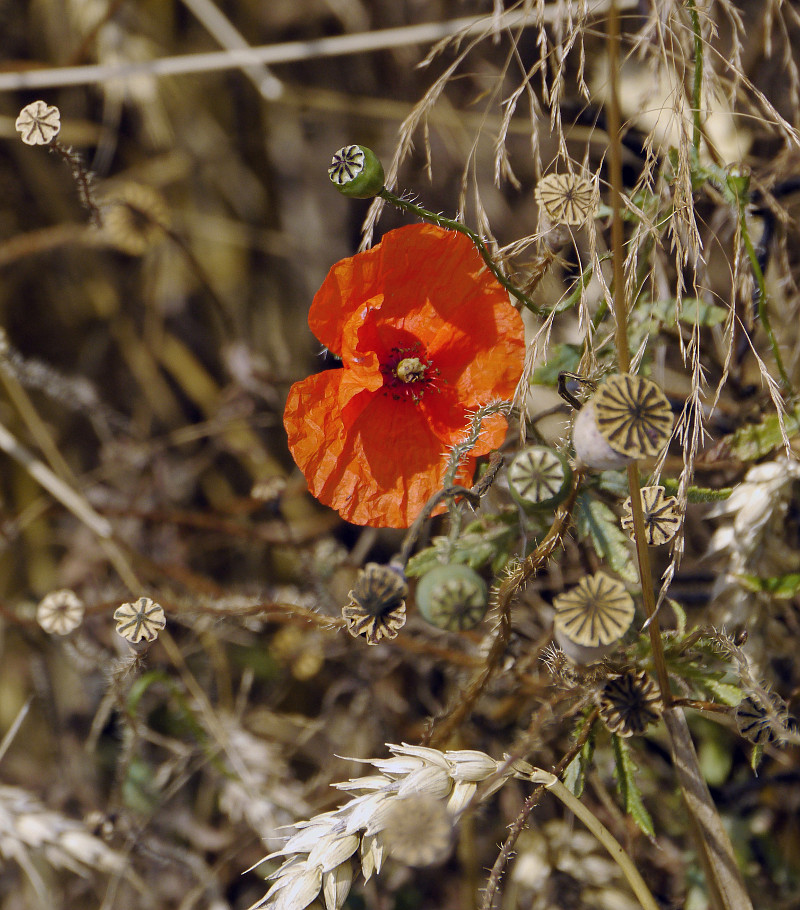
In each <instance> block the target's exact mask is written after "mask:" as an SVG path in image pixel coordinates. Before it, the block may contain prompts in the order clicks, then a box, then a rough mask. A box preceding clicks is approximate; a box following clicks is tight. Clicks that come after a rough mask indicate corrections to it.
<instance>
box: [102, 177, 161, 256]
mask: <svg viewBox="0 0 800 910" xmlns="http://www.w3.org/2000/svg"><path fill="white" fill-rule="evenodd" d="M102 211H103V222H102V224H103V234H104V235H105V238H106V240H107V241H108V242H109V243H110V244H111V245H112V246H114V247H116V249H118V250H119V251H120V252H122V253H127V254H128V255H129V256H142V255H144V253H146V252H147V251H148V250H149V249H150V247H152V246H153V245H154V244H155V243H158V242H159V241H160V240H162V239H163V238H164V230H165V229H166V228H168V227H169V209H168V208H167V203H166V201H165V199H164V197H163V196H162V195H161V193H159V192H158V190H156V189H154V188H153V187H151V186H146V185H145V184H142V183H124V184H122V186H120V187H119V188H118V189H115V190H114V194H113V195H112V196H109V198H108V199H106V200H105V201H104V202H103V207H102Z"/></svg>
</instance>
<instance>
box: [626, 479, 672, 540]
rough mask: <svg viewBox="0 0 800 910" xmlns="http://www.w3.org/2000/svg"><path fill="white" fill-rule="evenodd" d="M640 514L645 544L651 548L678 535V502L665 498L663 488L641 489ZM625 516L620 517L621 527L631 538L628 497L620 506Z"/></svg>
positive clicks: (631, 514)
mask: <svg viewBox="0 0 800 910" xmlns="http://www.w3.org/2000/svg"><path fill="white" fill-rule="evenodd" d="M640 492H641V496H642V512H643V513H644V528H645V534H646V536H647V543H648V544H649V545H650V546H651V547H658V546H661V544H664V543H669V541H670V540H672V538H673V537H674V536H675V535H676V534H677V533H678V528H679V527H680V526H681V516H680V512H679V511H678V500H677V499H676V498H675V497H674V496H665V495H664V487H660V486H654V487H642V489H641V491H640ZM622 508H623V510H624V512H625V514H624V515H623V516H622V521H621V524H622V527H623V528H624V529H625V530H626V531H627V532H628V533H629V534H630V535H631V537H633V510H632V509H631V500H630V496H629V497H628V498H627V499H626V500H625V502H624V503H623V504H622Z"/></svg>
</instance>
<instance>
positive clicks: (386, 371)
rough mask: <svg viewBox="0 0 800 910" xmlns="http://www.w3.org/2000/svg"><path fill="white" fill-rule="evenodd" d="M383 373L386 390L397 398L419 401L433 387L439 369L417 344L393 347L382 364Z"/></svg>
mask: <svg viewBox="0 0 800 910" xmlns="http://www.w3.org/2000/svg"><path fill="white" fill-rule="evenodd" d="M381 373H382V374H383V389H384V392H386V393H389V394H391V396H392V398H394V399H395V400H405V401H413V402H418V401H420V399H421V398H422V395H423V393H424V392H425V391H427V390H428V389H430V388H432V386H433V380H434V378H435V377H436V374H437V373H438V370H436V369H434V368H433V364H432V363H431V361H430V360H428V358H427V357H425V356H424V354H422V352H421V351H420V350H419V345H417V346H416V347H415V348H414V349H409V348H392V350H391V351H390V352H389V356H388V358H387V359H386V361H385V363H383V364H381Z"/></svg>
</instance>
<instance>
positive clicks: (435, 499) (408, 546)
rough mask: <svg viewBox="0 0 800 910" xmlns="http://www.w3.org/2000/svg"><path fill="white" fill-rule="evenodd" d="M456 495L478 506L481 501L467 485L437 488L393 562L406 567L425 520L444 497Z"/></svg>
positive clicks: (415, 520)
mask: <svg viewBox="0 0 800 910" xmlns="http://www.w3.org/2000/svg"><path fill="white" fill-rule="evenodd" d="M456 496H463V497H464V499H466V500H467V501H468V502H470V503H472V505H474V506H476V505H477V504H478V503H479V502H480V497H479V496H478V495H477V494H476V493H473V492H472V490H468V489H467V488H466V487H460V486H451V487H445V488H444V489H443V490H437V491H436V492H435V493H434V494H433V496H431V498H430V499H429V500H428V501H427V502H426V503H425V506H424V508H423V509H422V511H421V512H420V513H419V515H417V517H416V518H415V519H414V523H413V524H412V525H411V527H410V528H409V529H408V534H406V538H405V540H404V541H403V546H402V547H401V548H400V552H399V553H398V554H397V556H395V557H394V559H393V560H392V563H393V564H394V565H399V566H400V568H402V569H405V567H406V565H407V564H408V560H409V559H410V558H411V553H412V552H413V550H414V547H415V546H416V544H417V540H418V538H419V535H420V532H421V531H422V526H423V525H424V524H425V522H426V521H427V520H428V519H429V518H430V517H431V514H432V513H433V510H434V509H435V508H436V506H438V505H439V503H440V502H442V500H444V499H455V497H456Z"/></svg>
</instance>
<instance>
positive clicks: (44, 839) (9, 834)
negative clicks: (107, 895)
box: [0, 785, 130, 891]
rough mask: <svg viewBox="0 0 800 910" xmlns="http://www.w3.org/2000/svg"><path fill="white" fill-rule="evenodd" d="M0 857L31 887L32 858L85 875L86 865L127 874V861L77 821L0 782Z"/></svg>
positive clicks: (34, 881) (34, 879)
mask: <svg viewBox="0 0 800 910" xmlns="http://www.w3.org/2000/svg"><path fill="white" fill-rule="evenodd" d="M0 857H2V858H3V859H4V860H8V861H13V862H16V863H18V864H19V866H20V867H21V868H22V869H23V870H24V871H25V873H26V874H27V875H28V876H29V878H30V879H31V884H32V885H33V886H34V888H36V889H37V891H38V890H40V888H43V887H44V883H43V882H42V881H41V880H40V879H39V875H38V873H37V872H36V862H35V861H34V860H36V859H38V860H44V861H45V862H46V863H47V864H49V865H51V866H55V867H57V868H61V869H69V870H71V871H72V872H75V873H77V874H78V875H85V874H86V872H87V871H88V870H89V869H96V870H98V871H100V872H105V873H114V874H116V875H129V874H130V873H129V872H128V861H127V860H126V858H125V857H124V856H122V855H121V854H119V853H117V852H116V851H115V850H112V849H111V848H110V847H108V846H107V845H106V844H104V843H103V841H102V840H100V839H99V838H97V837H95V836H94V835H93V834H91V833H90V832H89V831H88V830H87V829H86V827H85V826H84V825H83V824H81V822H78V821H75V820H73V819H71V818H67V817H66V816H64V815H62V814H61V813H60V812H54V811H53V810H51V809H48V808H47V807H46V806H44V805H43V804H42V803H41V802H39V800H38V799H37V798H36V797H35V796H33V795H32V794H30V793H28V792H27V791H26V790H23V789H21V788H19V787H7V786H2V785H0Z"/></svg>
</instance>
